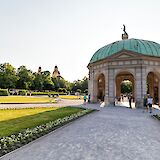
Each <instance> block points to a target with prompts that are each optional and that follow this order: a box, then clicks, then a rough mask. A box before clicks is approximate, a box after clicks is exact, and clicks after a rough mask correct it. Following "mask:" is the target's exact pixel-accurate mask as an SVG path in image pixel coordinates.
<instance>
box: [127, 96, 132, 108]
mask: <svg viewBox="0 0 160 160" xmlns="http://www.w3.org/2000/svg"><path fill="white" fill-rule="evenodd" d="M128 100H129V108H132V96H129V97H128Z"/></svg>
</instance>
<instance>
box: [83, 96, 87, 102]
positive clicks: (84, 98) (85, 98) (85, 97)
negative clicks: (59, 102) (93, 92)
mask: <svg viewBox="0 0 160 160" xmlns="http://www.w3.org/2000/svg"><path fill="white" fill-rule="evenodd" d="M83 100H84V105H86V101H87V96H86V94H85V95H84V97H83Z"/></svg>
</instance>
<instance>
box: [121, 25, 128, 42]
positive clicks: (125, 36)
mask: <svg viewBox="0 0 160 160" xmlns="http://www.w3.org/2000/svg"><path fill="white" fill-rule="evenodd" d="M123 31H124V34H122V39H123V40H124V39H128V33H127V32H126V26H125V25H124V24H123Z"/></svg>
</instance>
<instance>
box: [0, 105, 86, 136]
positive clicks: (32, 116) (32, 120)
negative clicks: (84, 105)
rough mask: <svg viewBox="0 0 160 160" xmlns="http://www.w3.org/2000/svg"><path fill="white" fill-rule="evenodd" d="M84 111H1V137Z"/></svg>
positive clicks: (44, 109) (42, 109)
mask: <svg viewBox="0 0 160 160" xmlns="http://www.w3.org/2000/svg"><path fill="white" fill-rule="evenodd" d="M82 110H83V109H81V108H73V107H64V108H59V109H56V110H55V109H54V108H52V109H51V108H33V109H17V110H15V109H14V110H13V109H9V110H0V137H3V136H9V135H12V134H17V133H19V132H23V130H25V129H26V128H34V127H36V126H37V125H41V124H45V123H47V122H50V121H54V120H56V119H58V118H63V117H65V116H69V115H71V114H73V113H78V112H79V111H82Z"/></svg>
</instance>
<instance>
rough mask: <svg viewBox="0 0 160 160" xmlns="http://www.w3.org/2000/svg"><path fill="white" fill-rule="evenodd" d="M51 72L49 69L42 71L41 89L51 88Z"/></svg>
mask: <svg viewBox="0 0 160 160" xmlns="http://www.w3.org/2000/svg"><path fill="white" fill-rule="evenodd" d="M50 75H51V73H50V72H49V71H44V72H42V80H43V89H44V90H53V89H54V83H53V82H52V79H51V76H50Z"/></svg>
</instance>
